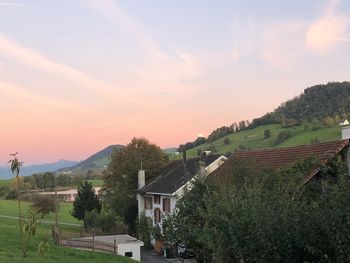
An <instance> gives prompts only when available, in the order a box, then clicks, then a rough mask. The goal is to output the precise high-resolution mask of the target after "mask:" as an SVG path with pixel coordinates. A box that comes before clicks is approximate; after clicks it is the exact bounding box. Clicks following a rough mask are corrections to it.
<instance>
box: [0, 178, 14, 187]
mask: <svg viewBox="0 0 350 263" xmlns="http://www.w3.org/2000/svg"><path fill="white" fill-rule="evenodd" d="M10 183H11V179H0V186H8V185H10Z"/></svg>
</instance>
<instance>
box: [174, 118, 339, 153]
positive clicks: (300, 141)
mask: <svg viewBox="0 0 350 263" xmlns="http://www.w3.org/2000/svg"><path fill="white" fill-rule="evenodd" d="M267 129H268V130H270V132H271V136H270V137H269V138H265V137H264V131H265V130H267ZM282 131H289V132H290V133H291V137H290V138H288V139H287V140H285V141H283V142H282V143H278V142H277V137H278V134H279V133H280V132H282ZM340 135H341V134H340V127H339V126H338V125H334V126H331V127H320V128H319V129H314V130H313V129H305V128H304V126H294V127H289V128H283V127H282V126H281V125H280V124H270V125H262V126H259V127H256V128H254V129H247V130H244V131H240V132H236V133H233V134H229V135H226V136H224V137H222V138H220V139H218V140H216V141H214V142H211V143H204V144H201V145H199V146H197V147H195V148H192V149H190V150H188V151H187V156H190V157H191V156H197V150H198V149H201V150H207V149H210V148H215V149H216V152H217V153H222V154H225V153H227V152H231V153H233V152H234V151H235V150H236V149H239V148H240V147H244V148H245V149H260V148H273V147H293V146H299V145H304V144H310V143H311V141H312V140H314V141H319V142H325V141H332V140H339V139H340V138H341V136H340ZM225 139H228V140H229V142H230V143H229V144H225V143H224V140H225ZM180 157H181V156H179V155H178V156H177V158H180Z"/></svg>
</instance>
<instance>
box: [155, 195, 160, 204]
mask: <svg viewBox="0 0 350 263" xmlns="http://www.w3.org/2000/svg"><path fill="white" fill-rule="evenodd" d="M154 203H155V204H157V205H159V204H160V195H154Z"/></svg>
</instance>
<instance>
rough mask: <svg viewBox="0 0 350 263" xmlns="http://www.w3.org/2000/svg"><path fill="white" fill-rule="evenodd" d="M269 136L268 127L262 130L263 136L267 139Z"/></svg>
mask: <svg viewBox="0 0 350 263" xmlns="http://www.w3.org/2000/svg"><path fill="white" fill-rule="evenodd" d="M270 136H271V131H270V129H266V130H264V138H265V139H267V138H270Z"/></svg>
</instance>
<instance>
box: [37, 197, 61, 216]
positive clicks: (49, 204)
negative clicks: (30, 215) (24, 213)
mask: <svg viewBox="0 0 350 263" xmlns="http://www.w3.org/2000/svg"><path fill="white" fill-rule="evenodd" d="M32 208H33V209H34V210H35V211H36V212H37V213H38V214H41V218H44V216H45V215H47V214H49V213H50V212H55V209H56V201H55V199H54V198H53V197H51V196H49V195H35V196H34V197H33V205H32ZM57 209H58V207H57Z"/></svg>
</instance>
